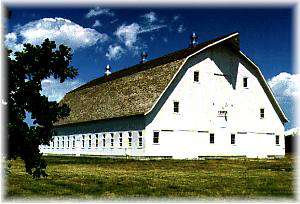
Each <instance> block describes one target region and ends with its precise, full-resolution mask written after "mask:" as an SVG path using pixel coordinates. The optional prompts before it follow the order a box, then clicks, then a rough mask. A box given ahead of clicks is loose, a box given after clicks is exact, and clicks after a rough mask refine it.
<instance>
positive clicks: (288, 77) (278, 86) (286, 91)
mask: <svg viewBox="0 0 300 204" xmlns="http://www.w3.org/2000/svg"><path fill="white" fill-rule="evenodd" d="M268 83H269V85H270V87H271V89H272V90H273V92H274V94H275V95H277V96H280V97H289V96H290V97H297V96H300V74H289V73H286V72H282V73H280V74H278V75H277V76H274V77H272V78H271V79H270V80H269V81H268Z"/></svg>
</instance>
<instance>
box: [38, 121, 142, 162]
mask: <svg viewBox="0 0 300 204" xmlns="http://www.w3.org/2000/svg"><path fill="white" fill-rule="evenodd" d="M144 129H145V123H144V117H143V116H132V117H126V118H119V119H115V120H106V121H101V122H100V121H97V122H91V123H82V124H76V125H73V126H71V125H69V126H65V127H59V128H56V133H57V136H55V137H54V138H53V141H51V142H50V145H49V146H44V145H42V146H40V150H41V152H43V153H45V154H68V155H104V156H105V155H115V156H120V155H122V156H125V155H131V156H142V155H143V154H144V151H145V150H144V134H145V132H144ZM129 132H130V133H131V138H132V139H131V146H130V147H129V144H128V143H129V139H128V138H129ZM139 132H141V133H139ZM120 133H121V134H122V136H121V137H120ZM139 134H141V136H140V135H139ZM97 137H98V138H97ZM139 137H141V138H142V145H141V146H140V145H139ZM120 138H122V142H121V141H120ZM111 139H113V146H112V145H111V144H112V143H111ZM89 140H90V141H89ZM96 140H98V145H96ZM73 141H74V146H73ZM104 142H105V145H103V143H104ZM83 143H84V145H83ZM120 143H122V145H120Z"/></svg>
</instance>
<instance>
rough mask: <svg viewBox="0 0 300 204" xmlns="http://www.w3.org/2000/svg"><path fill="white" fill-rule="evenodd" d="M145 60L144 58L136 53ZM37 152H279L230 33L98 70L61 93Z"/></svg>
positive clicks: (269, 112) (253, 78) (270, 113)
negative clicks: (63, 107) (63, 109)
mask: <svg viewBox="0 0 300 204" xmlns="http://www.w3.org/2000/svg"><path fill="white" fill-rule="evenodd" d="M142 56H143V57H145V56H146V55H142ZM60 103H61V104H63V103H64V104H67V105H68V106H69V107H70V108H71V112H70V115H69V116H68V117H67V118H64V119H61V120H59V121H58V122H57V123H56V124H55V129H56V132H57V136H55V137H54V138H53V140H52V141H51V142H50V146H40V150H41V152H43V153H44V154H65V155H76V156H79V155H99V156H126V157H127V156H132V157H137V158H174V159H196V158H200V157H206V156H244V157H259V158H266V157H270V156H272V157H273V156H284V154H285V144H284V126H283V125H284V123H285V122H287V118H286V116H285V115H284V113H283V111H282V110H281V108H280V106H279V105H278V103H277V101H276V99H275V97H274V95H273V93H272V91H271V89H270V87H269V86H268V84H267V82H266V80H265V78H264V77H263V75H262V73H261V71H260V69H259V68H258V67H257V65H255V64H254V62H252V61H251V60H250V59H249V58H248V57H246V55H245V54H243V53H242V52H241V51H240V46H239V33H232V34H229V35H226V36H221V37H218V38H216V39H213V40H210V41H207V42H204V43H201V44H197V43H196V36H195V35H194V34H193V35H192V41H191V44H190V46H189V47H188V48H185V49H182V50H179V51H176V52H173V53H170V54H167V55H165V56H162V57H159V58H156V59H153V60H149V61H145V60H141V63H139V64H137V65H134V66H132V67H130V68H126V69H123V70H120V71H117V72H114V73H110V70H109V67H108V68H107V71H106V74H105V75H104V76H102V77H100V78H97V79H95V80H92V81H90V82H88V83H87V84H84V85H82V86H81V87H79V88H76V89H75V90H72V91H71V92H69V93H67V94H66V95H65V96H64V98H63V99H62V100H61V101H60Z"/></svg>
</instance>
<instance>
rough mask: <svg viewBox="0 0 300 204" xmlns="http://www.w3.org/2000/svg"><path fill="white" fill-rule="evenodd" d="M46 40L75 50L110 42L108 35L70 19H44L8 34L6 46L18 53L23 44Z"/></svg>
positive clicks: (38, 42) (39, 42)
mask: <svg viewBox="0 0 300 204" xmlns="http://www.w3.org/2000/svg"><path fill="white" fill-rule="evenodd" d="M17 38H19V39H20V41H19V42H20V43H17ZM46 38H49V39H50V40H54V41H55V42H56V43H57V44H65V45H67V46H69V47H71V48H72V49H73V50H76V49H78V48H80V47H88V46H92V45H95V44H96V43H97V42H105V41H107V40H108V36H107V35H106V34H104V33H99V32H97V31H96V30H94V29H91V28H84V27H82V26H80V25H78V24H76V23H74V22H72V21H70V20H68V19H64V18H43V19H40V20H35V21H31V22H29V23H27V24H25V25H23V26H20V27H18V28H17V29H16V30H15V31H14V32H12V33H8V34H6V36H5V45H6V46H7V47H9V48H15V49H13V51H16V50H17V48H18V47H20V46H22V44H23V43H31V44H35V45H36V44H41V43H42V42H43V41H44V39H46Z"/></svg>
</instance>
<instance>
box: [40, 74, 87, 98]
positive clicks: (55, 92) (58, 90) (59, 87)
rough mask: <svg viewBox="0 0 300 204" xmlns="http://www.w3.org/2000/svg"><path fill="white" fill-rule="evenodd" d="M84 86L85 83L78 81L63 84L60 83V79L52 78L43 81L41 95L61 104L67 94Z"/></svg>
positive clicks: (68, 81) (67, 81) (73, 80)
mask: <svg viewBox="0 0 300 204" xmlns="http://www.w3.org/2000/svg"><path fill="white" fill-rule="evenodd" d="M82 84H83V82H82V81H81V80H78V79H72V80H66V81H65V82H63V83H60V82H59V80H58V79H54V78H53V77H50V78H48V79H44V80H42V91H41V94H42V95H45V96H47V97H48V100H49V101H57V102H59V101H60V100H61V99H62V98H63V97H64V95H65V94H66V93H67V92H69V91H71V90H73V89H75V88H77V87H79V86H80V85H82Z"/></svg>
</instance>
